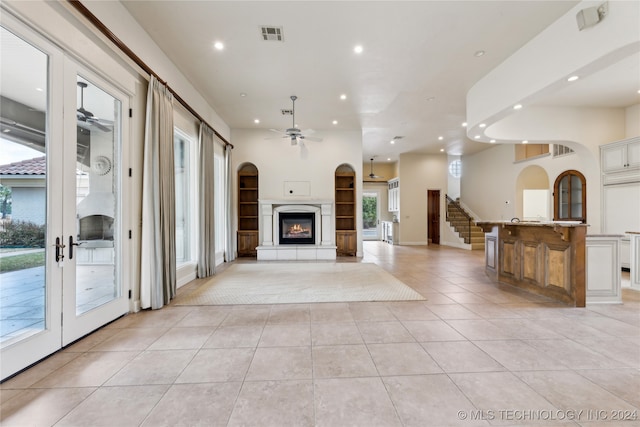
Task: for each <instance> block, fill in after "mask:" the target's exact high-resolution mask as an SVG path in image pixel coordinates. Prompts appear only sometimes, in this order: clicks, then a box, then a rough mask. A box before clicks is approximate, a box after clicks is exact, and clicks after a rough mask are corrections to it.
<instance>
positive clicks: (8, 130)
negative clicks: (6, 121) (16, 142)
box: [2, 129, 11, 133]
mask: <svg viewBox="0 0 640 427" xmlns="http://www.w3.org/2000/svg"><path fill="white" fill-rule="evenodd" d="M2 132H4V133H9V132H11V129H4V130H3V131H2Z"/></svg>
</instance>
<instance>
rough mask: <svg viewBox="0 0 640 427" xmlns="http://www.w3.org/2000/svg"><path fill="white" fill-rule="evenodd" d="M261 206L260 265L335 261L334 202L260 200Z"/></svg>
mask: <svg viewBox="0 0 640 427" xmlns="http://www.w3.org/2000/svg"><path fill="white" fill-rule="evenodd" d="M259 204H260V210H259V212H260V246H258V247H257V248H256V251H257V252H258V261H317V260H323V261H331V260H333V261H335V259H336V244H335V236H336V231H335V230H336V229H335V224H334V220H333V215H334V211H333V200H320V199H316V200H311V199H309V200H266V199H261V200H259ZM281 217H284V218H285V222H286V223H284V222H283V220H282V219H281ZM287 218H288V219H291V220H293V222H292V223H289V222H288V219H287ZM301 221H303V222H301ZM291 227H293V228H291ZM290 228H291V230H290V231H289V229H290ZM280 230H284V232H281V231H280ZM309 232H311V235H310V236H309ZM283 238H285V240H284V241H283V240H282V239H283ZM303 239H304V240H303Z"/></svg>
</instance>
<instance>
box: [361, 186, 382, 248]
mask: <svg viewBox="0 0 640 427" xmlns="http://www.w3.org/2000/svg"><path fill="white" fill-rule="evenodd" d="M362 239H363V240H380V197H379V194H378V192H377V191H374V190H365V191H364V192H363V193H362Z"/></svg>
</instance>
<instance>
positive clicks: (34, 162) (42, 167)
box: [0, 156, 47, 175]
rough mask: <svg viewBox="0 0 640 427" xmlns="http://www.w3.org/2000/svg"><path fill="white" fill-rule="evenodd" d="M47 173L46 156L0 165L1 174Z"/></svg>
mask: <svg viewBox="0 0 640 427" xmlns="http://www.w3.org/2000/svg"><path fill="white" fill-rule="evenodd" d="M46 173H47V160H46V157H45V156H42V157H36V158H35V159H29V160H23V161H21V162H15V163H9V164H7V165H0V175H46Z"/></svg>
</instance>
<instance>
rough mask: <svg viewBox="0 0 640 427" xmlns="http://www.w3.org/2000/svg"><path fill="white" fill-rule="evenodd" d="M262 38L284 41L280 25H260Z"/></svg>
mask: <svg viewBox="0 0 640 427" xmlns="http://www.w3.org/2000/svg"><path fill="white" fill-rule="evenodd" d="M261 35H262V40H264V41H274V42H281V41H284V34H283V32H282V27H273V26H266V25H264V26H262V27H261Z"/></svg>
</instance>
